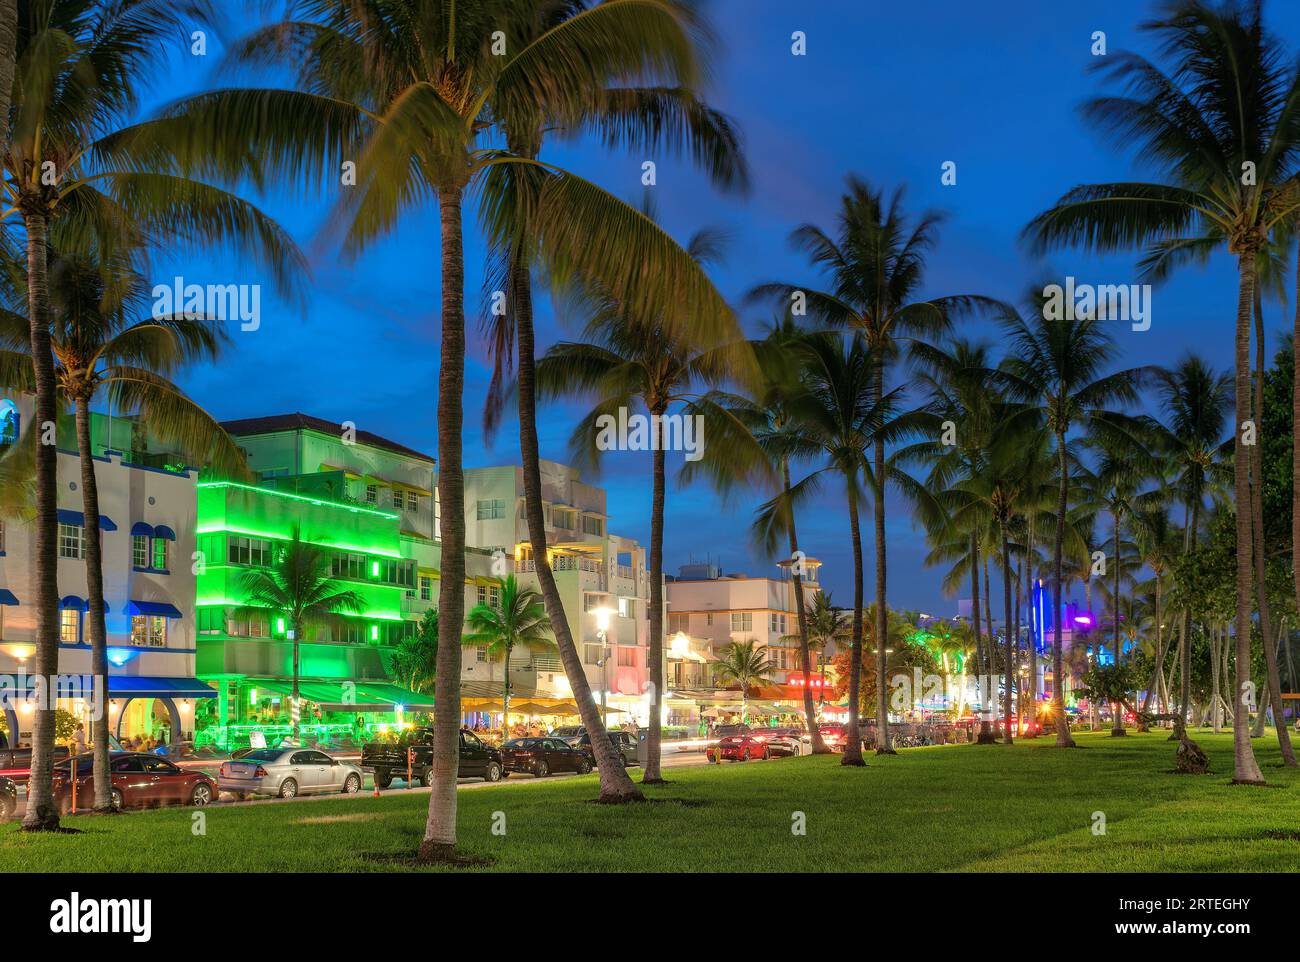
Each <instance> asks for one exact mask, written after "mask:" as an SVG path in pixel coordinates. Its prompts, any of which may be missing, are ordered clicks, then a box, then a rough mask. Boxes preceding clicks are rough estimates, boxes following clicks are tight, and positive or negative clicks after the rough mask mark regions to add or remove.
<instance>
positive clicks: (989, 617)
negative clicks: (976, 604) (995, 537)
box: [980, 553, 998, 674]
mask: <svg viewBox="0 0 1300 962" xmlns="http://www.w3.org/2000/svg"><path fill="white" fill-rule="evenodd" d="M980 566H981V567H982V568H983V569H984V630H985V635H984V637H985V638H987V639H988V643H989V674H994V671H993V669H994V668H995V667H996V666H995V665H994V663H993V659H994V656H995V655H996V654H997V651H998V636H997V635H996V634H994V632H993V591H992V589H991V588H990V587H989V556H988V553H985V555H984V557H983V558H981V559H980Z"/></svg>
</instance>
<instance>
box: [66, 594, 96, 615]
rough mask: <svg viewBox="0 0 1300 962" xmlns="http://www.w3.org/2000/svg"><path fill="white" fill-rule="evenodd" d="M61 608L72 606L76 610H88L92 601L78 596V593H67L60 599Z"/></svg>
mask: <svg viewBox="0 0 1300 962" xmlns="http://www.w3.org/2000/svg"><path fill="white" fill-rule="evenodd" d="M59 607H60V608H71V609H73V610H74V611H87V610H89V609H90V602H89V601H87V600H86V599H85V598H78V597H77V596H76V595H65V596H64V597H63V598H61V599H59Z"/></svg>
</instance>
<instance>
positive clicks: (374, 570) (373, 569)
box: [370, 561, 379, 578]
mask: <svg viewBox="0 0 1300 962" xmlns="http://www.w3.org/2000/svg"><path fill="white" fill-rule="evenodd" d="M370 574H371V575H373V576H374V577H376V578H378V577H379V562H378V561H372V562H370Z"/></svg>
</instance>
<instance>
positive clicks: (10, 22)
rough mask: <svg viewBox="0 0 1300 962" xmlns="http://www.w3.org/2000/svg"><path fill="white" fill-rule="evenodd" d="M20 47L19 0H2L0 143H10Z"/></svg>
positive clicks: (0, 23)
mask: <svg viewBox="0 0 1300 962" xmlns="http://www.w3.org/2000/svg"><path fill="white" fill-rule="evenodd" d="M17 46H18V0H0V125H2V126H0V143H3V144H4V145H6V146H7V145H8V143H9V106H10V93H11V91H12V90H13V89H14V63H15V52H16V48H17Z"/></svg>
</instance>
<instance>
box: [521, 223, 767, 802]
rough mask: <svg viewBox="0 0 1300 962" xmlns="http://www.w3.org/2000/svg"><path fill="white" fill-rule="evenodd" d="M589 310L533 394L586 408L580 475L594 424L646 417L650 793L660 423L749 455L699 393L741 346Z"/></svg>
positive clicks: (660, 519) (646, 777)
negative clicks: (691, 427) (638, 412)
mask: <svg viewBox="0 0 1300 962" xmlns="http://www.w3.org/2000/svg"><path fill="white" fill-rule="evenodd" d="M687 249H688V250H689V252H690V254H691V256H692V257H694V258H695V259H697V260H699V261H701V262H707V261H709V260H711V259H714V258H716V256H717V250H718V236H717V235H716V234H715V233H713V232H709V231H700V232H698V233H696V234H695V235H694V236H693V237H692V238H691V241H690V243H689V244H688V246H687ZM587 302H588V306H589V309H590V313H591V317H590V320H589V321H588V323H587V326H586V331H585V333H586V335H587V338H588V340H587V341H585V342H584V341H562V342H560V343H558V344H555V345H554V346H552V347H551V349H550V350H548V351H547V352H546V354H545V356H543V357H542V359H541V360H540V361H539V362H538V363H537V368H536V378H537V381H536V386H537V391H538V393H539V394H540V395H541V396H542V397H543V398H553V397H562V396H566V395H567V396H572V395H576V396H580V397H585V398H587V399H589V400H591V401H592V402H593V407H592V409H591V411H590V412H589V413H588V414H587V415H585V416H584V417H583V418H582V419H581V420H580V421H579V422H578V426H577V427H576V428H575V429H574V431H573V435H572V438H571V443H570V451H571V454H572V459H573V461H574V463H575V464H577V465H579V466H580V467H593V468H594V467H595V466H596V465H597V464H598V462H599V459H600V456H601V453H602V447H603V446H604V445H603V441H602V438H603V437H604V434H605V432H604V431H603V430H602V425H603V424H605V423H608V422H607V419H612V420H613V421H615V422H617V421H618V420H620V412H628V415H629V416H630V413H631V412H633V411H634V410H635V409H636V408H637V407H638V406H640V408H643V409H644V412H645V415H644V416H648V417H649V424H650V437H649V439H648V440H649V443H650V445H651V459H650V472H651V499H650V612H649V615H650V617H649V621H650V645H649V651H648V656H647V657H648V658H649V662H650V664H649V676H650V677H649V692H650V724H649V732H648V734H647V736H646V761H645V770H644V772H643V774H642V776H641V781H642V782H643V783H647V784H658V783H661V782H662V781H663V778H662V776H661V774H660V744H661V738H662V731H661V728H662V712H661V710H660V705H662V703H663V702H662V698H663V541H664V502H665V496H666V491H665V488H666V463H667V451H666V447H667V445H668V444H669V443H670V436H669V435H668V434H666V433H665V430H666V429H665V427H664V421H663V419H664V418H665V417H666V416H669V412H670V411H673V412H674V414H675V415H680V416H681V417H683V418H690V419H695V418H697V417H698V418H701V419H703V427H702V430H701V431H700V432H699V433H700V438H701V440H702V441H703V440H706V439H707V446H712V447H713V448H715V450H716V449H717V448H718V447H721V448H722V449H723V450H726V451H730V452H732V454H733V456H735V457H737V458H742V457H744V456H745V451H746V450H748V449H749V448H752V447H753V442H752V440H751V439H750V436H749V434H748V432H747V431H746V430H745V428H744V425H743V424H741V423H740V422H739V421H737V420H736V419H735V418H733V417H730V416H729V415H728V413H727V412H726V411H725V410H723V409H722V408H721V407H720V406H719V405H718V404H717V403H715V401H714V400H713V399H712V398H711V397H709V396H708V395H707V393H705V392H703V391H701V390H700V389H699V387H698V386H701V385H702V386H705V387H710V386H717V385H719V384H721V383H722V382H723V381H725V380H728V379H730V378H733V377H735V376H737V374H738V372H743V371H744V369H745V367H746V365H747V362H748V352H749V345H748V342H746V341H743V340H740V339H738V338H729V339H727V340H725V341H723V342H722V343H718V342H716V341H709V340H706V339H705V337H704V336H703V335H702V332H701V331H699V330H698V329H695V328H693V327H689V326H686V325H681V324H674V323H665V322H663V321H661V320H660V318H659V317H658V316H654V315H652V316H649V317H645V316H641V315H637V314H636V313H634V312H633V311H632V310H630V309H629V307H628V305H626V304H624V303H623V302H621V301H619V300H618V299H617V298H616V297H614V296H611V295H609V294H603V295H602V293H601V292H599V291H589V292H588V296H587ZM742 376H743V375H742ZM684 423H685V422H684ZM692 423H700V422H695V421H692ZM752 459H753V456H752V455H751V457H750V460H751V461H752Z"/></svg>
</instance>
